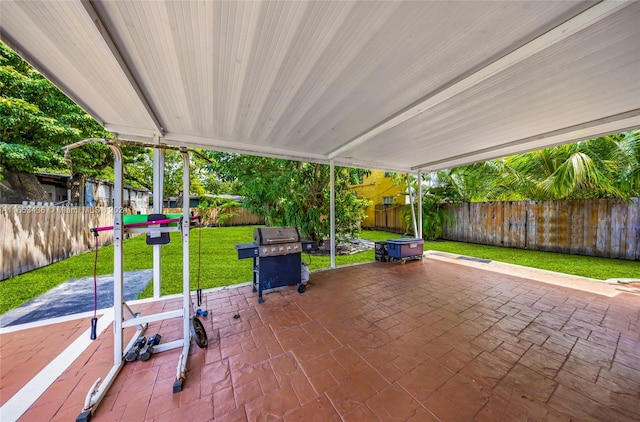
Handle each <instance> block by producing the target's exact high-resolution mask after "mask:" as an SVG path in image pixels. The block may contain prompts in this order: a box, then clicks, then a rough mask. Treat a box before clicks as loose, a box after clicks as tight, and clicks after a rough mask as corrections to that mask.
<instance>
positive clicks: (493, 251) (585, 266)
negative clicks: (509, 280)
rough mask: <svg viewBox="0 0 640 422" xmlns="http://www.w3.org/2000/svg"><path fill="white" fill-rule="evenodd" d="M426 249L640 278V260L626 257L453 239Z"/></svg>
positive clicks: (580, 272)
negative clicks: (575, 253)
mask: <svg viewBox="0 0 640 422" xmlns="http://www.w3.org/2000/svg"><path fill="white" fill-rule="evenodd" d="M424 249H425V250H429V249H432V250H436V251H442V252H450V253H455V254H458V255H466V256H472V257H476V258H484V259H491V260H494V261H501V262H507V263H510V264H517V265H522V266H525V267H532V268H539V269H543V270H549V271H555V272H559V273H565V274H573V275H578V276H581V277H588V278H594V279H596V280H606V279H608V278H640V262H638V261H627V260H624V259H612V258H597V257H593V256H582V255H568V254H562V253H556V252H542V251H529V250H522V249H511V248H503V247H500V246H487V245H476V244H473V243H462V242H450V241H436V242H425V243H424Z"/></svg>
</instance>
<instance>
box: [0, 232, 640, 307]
mask: <svg viewBox="0 0 640 422" xmlns="http://www.w3.org/2000/svg"><path fill="white" fill-rule="evenodd" d="M255 227H257V226H248V227H215V228H203V229H194V230H192V231H191V232H190V233H191V235H190V237H189V248H190V249H189V250H190V254H191V256H190V274H191V289H192V290H194V289H196V288H197V281H198V259H200V287H201V288H202V289H208V288H212V287H219V286H227V285H232V284H237V283H243V282H247V281H251V280H252V272H251V267H252V264H253V262H252V261H253V260H252V259H238V254H237V251H236V250H235V248H234V247H233V246H234V245H235V244H238V243H247V242H251V241H252V240H253V230H254V228H255ZM200 236H201V241H199V239H200ZM399 237H400V235H399V234H397V233H387V232H381V231H372V230H364V231H363V232H362V238H363V239H368V240H372V241H383V240H388V239H397V238H399ZM199 243H200V244H201V247H200V253H199V254H198V250H199V248H198V244H199ZM424 248H425V250H428V249H433V250H438V251H443V252H450V253H455V254H459V255H467V256H474V257H478V258H486V259H492V260H496V261H503V262H509V263H513V264H519V265H525V266H530V267H535V268H542V269H547V270H551V271H558V272H564V273H567V274H576V275H581V276H585V277H591V278H597V279H607V278H614V277H616V278H618V277H619V278H633V277H640V262H638V261H624V260H619V259H606V258H593V257H586V256H576V255H564V254H557V253H551V252H537V251H526V250H519V249H509V248H501V247H495V246H485V245H474V244H468V243H459V242H425V246H424ZM302 259H304V260H305V261H307V263H308V264H309V268H310V269H311V270H316V269H320V268H328V267H329V266H330V257H328V256H311V257H309V256H308V255H307V254H303V256H302ZM373 260H374V251H372V250H369V251H366V252H360V253H357V254H353V255H341V256H337V257H336V265H338V266H340V265H345V264H353V263H358V262H371V261H373ZM93 262H94V253H93V252H86V253H83V254H79V255H76V256H74V257H72V258H69V259H65V260H63V261H60V262H57V263H55V264H52V265H49V266H46V267H43V268H40V269H37V270H34V271H30V272H28V273H25V274H21V275H19V276H16V277H12V278H10V279H7V280H4V281H1V282H0V314H3V313H5V312H7V311H9V310H11V309H13V308H15V307H17V306H20V305H21V304H23V303H25V302H27V301H29V300H31V299H33V298H35V297H36V296H39V295H40V294H42V293H44V292H46V291H47V290H50V289H52V288H53V287H55V286H57V285H58V284H60V283H63V282H65V281H67V280H69V279H73V278H79V277H91V276H92V275H93ZM152 267H153V248H152V247H151V246H148V245H147V244H146V243H145V237H144V236H136V237H134V238H132V239H129V240H126V241H125V242H124V269H125V271H132V270H141V269H149V268H152ZM112 272H113V246H112V245H109V246H104V247H102V248H100V250H99V257H98V274H99V275H102V274H111V273H112ZM162 277H163V279H162V294H163V295H166V294H172V293H179V292H181V291H182V244H181V241H180V235H179V234H178V233H171V243H169V244H168V245H165V246H164V247H163V248H162ZM125 283H126V278H125ZM152 294H153V286H152V285H151V283H150V284H149V286H147V288H146V289H145V290H144V291H143V292H142V293H141V295H140V297H151V296H152Z"/></svg>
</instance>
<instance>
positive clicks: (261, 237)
mask: <svg viewBox="0 0 640 422" xmlns="http://www.w3.org/2000/svg"><path fill="white" fill-rule="evenodd" d="M253 241H254V242H256V243H257V244H258V245H260V246H262V245H275V244H281V243H293V242H300V233H299V232H298V229H297V228H295V227H261V228H257V229H255V230H254V231H253Z"/></svg>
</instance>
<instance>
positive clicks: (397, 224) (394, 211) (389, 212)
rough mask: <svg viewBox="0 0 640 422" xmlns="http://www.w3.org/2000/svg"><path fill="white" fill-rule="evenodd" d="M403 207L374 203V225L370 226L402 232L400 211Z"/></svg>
mask: <svg viewBox="0 0 640 422" xmlns="http://www.w3.org/2000/svg"><path fill="white" fill-rule="evenodd" d="M404 207H405V206H404V205H382V204H378V205H376V206H375V207H374V212H375V219H374V221H375V226H374V227H371V228H374V229H381V230H387V231H391V232H396V233H403V232H404V225H403V223H402V213H403V209H404ZM412 230H413V229H412Z"/></svg>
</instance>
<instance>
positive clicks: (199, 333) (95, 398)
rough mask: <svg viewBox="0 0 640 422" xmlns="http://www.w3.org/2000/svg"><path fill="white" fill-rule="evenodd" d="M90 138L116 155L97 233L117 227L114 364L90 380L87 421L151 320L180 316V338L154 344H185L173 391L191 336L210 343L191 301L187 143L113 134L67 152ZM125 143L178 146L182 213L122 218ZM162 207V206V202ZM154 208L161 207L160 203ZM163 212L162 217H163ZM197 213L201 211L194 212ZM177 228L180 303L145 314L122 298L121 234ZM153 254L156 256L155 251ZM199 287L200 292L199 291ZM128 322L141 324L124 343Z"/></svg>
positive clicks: (158, 348)
mask: <svg viewBox="0 0 640 422" xmlns="http://www.w3.org/2000/svg"><path fill="white" fill-rule="evenodd" d="M89 142H100V143H103V144H105V145H107V146H108V147H109V148H110V149H111V151H112V152H113V155H114V165H113V171H114V184H113V209H114V212H113V226H112V227H111V226H109V227H101V228H93V229H92V232H93V233H94V235H96V236H97V235H98V232H99V231H104V230H113V247H114V251H113V282H114V289H113V333H114V335H113V367H112V368H111V370H110V371H109V373H108V374H107V375H106V377H105V378H104V380H103V379H101V378H98V380H97V381H96V382H95V383H94V384H93V385H92V386H91V389H90V390H89V393H88V394H87V397H86V400H85V404H84V408H83V409H82V412H81V413H80V414H79V415H78V417H77V418H76V421H77V422H80V421H82V422H84V421H89V420H91V415H93V413H94V412H95V410H96V408H97V407H98V405H99V404H100V401H101V400H102V398H104V396H105V395H106V393H107V391H108V389H109V387H110V386H111V384H112V383H113V381H114V380H115V378H116V377H117V375H118V373H119V372H120V369H122V367H123V366H124V364H125V355H126V353H127V351H128V350H130V349H131V348H132V347H135V344H136V341H138V338H139V337H140V336H141V335H142V334H143V333H144V332H145V330H146V329H147V326H148V324H149V323H150V322H155V321H162V320H165V319H171V318H182V321H183V324H182V326H183V330H182V338H181V339H178V340H175V341H171V342H168V343H162V344H157V345H154V353H159V352H163V351H166V350H172V349H176V348H179V347H182V354H181V355H180V358H179V361H178V365H177V370H176V379H175V381H174V384H173V392H174V393H178V392H180V391H182V388H183V383H184V381H185V379H186V366H187V358H188V355H189V348H190V346H191V338H192V337H193V338H194V341H195V342H196V344H197V345H198V346H199V347H206V346H207V344H208V340H207V334H206V331H205V329H204V326H203V325H202V322H201V321H200V320H199V319H198V318H197V316H196V313H195V311H194V310H193V307H192V302H191V293H190V278H189V230H190V222H191V219H192V217H190V212H189V199H188V198H189V152H188V151H187V149H186V148H183V147H180V148H178V147H170V146H166V145H159V144H144V143H139V142H127V141H120V140H112V139H85V140H83V141H80V142H76V143H75V144H72V145H68V146H66V147H65V148H64V150H65V157H66V158H67V161H68V162H70V158H69V151H70V150H71V149H73V148H77V147H80V146H82V145H85V144H87V143H89ZM121 145H135V146H144V147H148V148H157V149H172V150H178V151H179V152H180V154H181V155H182V161H183V166H184V170H183V176H182V182H183V192H184V194H183V195H184V198H185V199H184V200H183V214H182V215H181V216H178V218H166V216H163V215H159V214H151V215H149V216H148V218H147V220H149V221H146V222H137V223H131V224H123V213H122V211H123V206H122V198H123V163H122V152H121V149H120V146H121ZM156 177H162V171H154V178H156ZM159 209H160V210H161V208H159ZM156 210H158V208H157V207H156ZM163 217H164V218H163ZM196 218H197V217H196ZM172 231H179V232H180V233H181V240H182V250H183V254H182V258H183V266H182V277H183V288H182V299H183V300H182V308H181V309H176V310H173V311H167V312H162V313H158V314H153V315H145V316H142V315H140V314H139V313H134V312H133V311H132V310H131V308H130V307H129V306H128V305H127V303H126V302H125V301H124V297H123V290H124V271H123V267H124V266H123V264H124V253H123V240H124V235H125V234H127V233H146V235H147V243H148V244H156V245H157V244H163V243H167V242H168V239H169V232H172ZM154 258H155V257H154ZM156 266H159V259H158V260H156V259H154V274H156V271H157V274H159V268H155V267H156ZM198 293H199V292H198ZM198 305H200V303H198ZM94 327H95V321H92V338H93V337H94V333H93V331H94ZM127 327H137V329H136V332H135V334H134V335H133V337H132V338H131V340H130V341H129V343H128V344H127V345H126V346H125V345H124V329H125V328H127Z"/></svg>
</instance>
